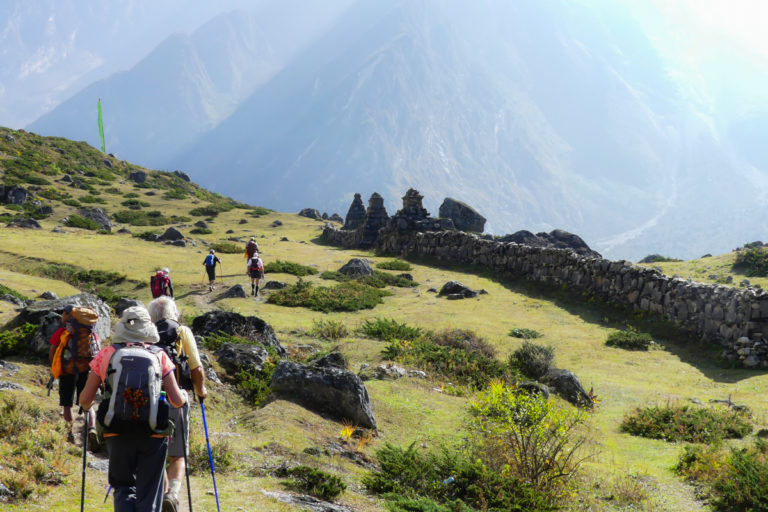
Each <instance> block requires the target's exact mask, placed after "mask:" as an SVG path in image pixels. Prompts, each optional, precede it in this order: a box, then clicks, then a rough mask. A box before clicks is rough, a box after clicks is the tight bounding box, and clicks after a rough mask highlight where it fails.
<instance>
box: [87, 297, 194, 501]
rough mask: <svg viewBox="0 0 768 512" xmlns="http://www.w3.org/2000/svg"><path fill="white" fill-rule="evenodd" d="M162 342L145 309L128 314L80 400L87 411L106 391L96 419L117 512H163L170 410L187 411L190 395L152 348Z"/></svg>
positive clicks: (94, 365)
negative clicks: (103, 388) (102, 388)
mask: <svg viewBox="0 0 768 512" xmlns="http://www.w3.org/2000/svg"><path fill="white" fill-rule="evenodd" d="M159 340H160V336H159V335H158V333H157V328H156V327H155V324H153V323H152V319H151V318H150V317H149V313H148V312H147V310H146V309H144V308H143V307H142V306H133V307H130V308H128V309H126V310H125V311H124V312H123V316H122V318H121V319H120V323H118V324H117V326H116V327H115V334H114V336H113V337H112V343H113V344H112V345H110V346H108V347H105V348H103V349H102V350H101V351H100V352H99V353H98V354H97V355H96V357H95V358H94V359H93V361H91V365H90V366H91V370H92V371H91V374H90V375H89V376H88V382H87V383H86V384H85V389H83V392H82V394H81V395H80V405H81V406H82V408H83V409H85V410H89V409H90V408H91V405H92V404H93V399H94V397H95V395H96V391H97V390H98V388H99V386H100V385H101V384H102V383H103V384H105V386H106V393H105V395H104V398H103V400H102V401H101V405H99V410H98V412H97V414H96V417H97V419H98V422H99V427H100V428H102V429H103V432H104V440H105V441H106V443H107V448H108V452H109V473H108V475H109V485H111V486H112V488H113V489H114V490H115V492H114V510H115V511H116V512H124V511H135V512H141V511H147V512H149V511H151V512H159V511H160V508H161V506H162V501H163V472H164V470H165V455H166V452H167V450H168V436H169V435H171V434H172V433H173V424H172V423H170V422H169V421H168V417H169V415H170V407H171V406H173V407H181V406H183V405H184V404H185V403H186V402H187V393H186V391H184V390H181V389H179V386H178V384H177V383H176V377H175V376H174V370H175V367H174V366H173V363H172V362H171V359H170V358H169V357H168V354H166V353H165V352H164V351H163V350H162V349H161V348H159V347H156V346H155V345H154V344H155V343H157V342H158V341H159ZM161 387H162V389H163V391H164V393H163V392H161V391H160V388H161ZM166 393H167V397H166ZM169 402H170V405H169Z"/></svg>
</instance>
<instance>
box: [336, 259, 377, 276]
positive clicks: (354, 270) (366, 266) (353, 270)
mask: <svg viewBox="0 0 768 512" xmlns="http://www.w3.org/2000/svg"><path fill="white" fill-rule="evenodd" d="M339 273H341V274H344V275H345V276H349V277H361V276H371V275H373V268H372V267H371V264H370V263H368V261H366V260H361V259H359V258H352V259H351V260H349V261H348V262H347V263H346V264H345V265H344V266H343V267H341V268H340V269H339Z"/></svg>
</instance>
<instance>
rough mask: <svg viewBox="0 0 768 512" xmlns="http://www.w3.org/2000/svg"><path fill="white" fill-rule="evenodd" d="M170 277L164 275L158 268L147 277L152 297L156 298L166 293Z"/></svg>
mask: <svg viewBox="0 0 768 512" xmlns="http://www.w3.org/2000/svg"><path fill="white" fill-rule="evenodd" d="M170 281H171V279H170V278H169V277H168V276H167V275H165V273H164V272H163V271H162V270H158V271H157V272H156V273H155V275H153V276H152V277H151V278H150V279H149V288H150V289H151V290H152V298H153V299H156V298H158V297H160V296H161V295H168V284H169V283H170Z"/></svg>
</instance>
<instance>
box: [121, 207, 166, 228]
mask: <svg viewBox="0 0 768 512" xmlns="http://www.w3.org/2000/svg"><path fill="white" fill-rule="evenodd" d="M112 217H113V218H114V219H115V220H116V221H117V222H121V223H124V224H130V225H131V226H163V225H165V224H170V223H171V221H170V219H168V218H166V217H164V216H163V215H162V213H161V212H159V211H156V210H155V211H151V212H142V211H135V210H120V211H118V212H116V213H114V214H113V215H112Z"/></svg>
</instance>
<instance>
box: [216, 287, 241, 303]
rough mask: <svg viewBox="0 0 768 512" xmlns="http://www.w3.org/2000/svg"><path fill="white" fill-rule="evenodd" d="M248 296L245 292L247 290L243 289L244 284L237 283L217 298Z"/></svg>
mask: <svg viewBox="0 0 768 512" xmlns="http://www.w3.org/2000/svg"><path fill="white" fill-rule="evenodd" d="M245 297H247V295H246V294H245V290H244V289H243V285H240V284H236V285H234V286H232V287H231V288H230V289H229V290H227V291H225V292H224V293H222V294H220V295H219V296H218V297H216V300H221V299H244V298H245Z"/></svg>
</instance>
